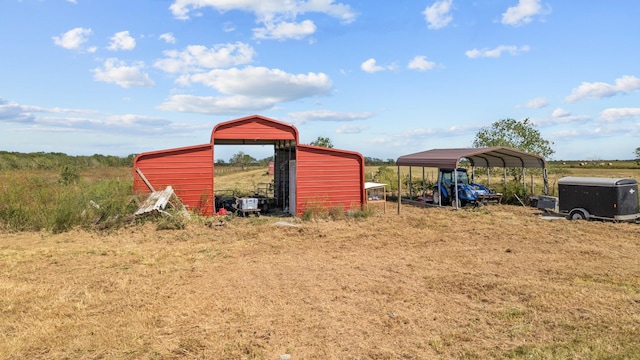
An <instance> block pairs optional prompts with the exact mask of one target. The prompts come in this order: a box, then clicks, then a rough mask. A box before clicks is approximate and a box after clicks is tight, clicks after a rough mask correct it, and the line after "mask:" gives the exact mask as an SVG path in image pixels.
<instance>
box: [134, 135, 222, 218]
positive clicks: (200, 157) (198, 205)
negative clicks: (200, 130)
mask: <svg viewBox="0 0 640 360" xmlns="http://www.w3.org/2000/svg"><path fill="white" fill-rule="evenodd" d="M136 168H139V169H140V170H141V171H142V173H143V174H144V176H145V177H146V178H147V180H149V182H150V183H151V185H152V186H153V187H154V189H155V190H162V189H164V188H165V187H167V186H169V185H171V187H173V189H174V191H175V193H176V195H177V196H178V197H179V198H180V199H181V200H182V202H183V203H184V204H185V205H188V206H189V208H190V209H199V210H200V211H202V212H203V213H204V214H206V215H210V214H212V213H213V195H212V194H213V146H212V145H211V144H204V145H196V146H189V147H184V148H177V149H169V150H161V151H154V152H147V153H142V154H140V155H138V156H137V157H136V159H135V160H134V174H133V175H134V181H133V189H134V191H135V192H138V193H148V192H150V190H149V188H148V187H147V185H146V184H145V183H144V181H143V180H142V178H141V177H140V176H139V175H138V174H137V172H136V171H135V169H136Z"/></svg>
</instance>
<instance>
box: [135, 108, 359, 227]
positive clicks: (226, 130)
mask: <svg viewBox="0 0 640 360" xmlns="http://www.w3.org/2000/svg"><path fill="white" fill-rule="evenodd" d="M298 140H299V138H298V130H297V129H296V128H295V127H294V126H293V125H290V124H286V123H283V122H280V121H277V120H274V119H270V118H267V117H264V116H260V115H253V116H248V117H244V118H240V119H235V120H231V121H227V122H223V123H219V124H217V125H216V126H215V127H214V128H213V131H212V132H211V141H210V142H209V143H208V144H202V145H195V146H188V147H182V148H176V149H167V150H159V151H152V152H146V153H142V154H140V155H138V156H137V157H136V158H135V160H134V183H133V187H134V191H135V192H137V193H147V192H150V191H152V190H151V188H150V186H151V187H152V188H153V189H155V190H161V189H163V188H165V187H166V186H169V185H171V186H172V187H173V189H174V191H175V193H176V195H178V197H180V199H181V200H182V202H183V203H184V204H185V205H188V206H189V208H191V209H193V210H195V211H199V212H201V213H203V214H205V215H210V214H212V213H214V212H215V211H216V209H214V194H215V178H214V145H243V144H244V145H273V149H274V165H273V169H274V174H273V176H274V181H273V183H274V197H275V201H276V206H278V207H279V208H281V209H283V210H286V211H288V212H289V213H291V214H293V215H300V214H302V213H303V212H304V210H305V209H306V208H307V207H308V206H321V207H324V208H337V207H341V208H343V209H345V210H348V209H354V208H360V207H361V206H362V205H363V204H364V203H365V201H366V197H365V190H364V157H363V156H362V155H361V154H360V153H357V152H353V151H345V150H338V149H329V148H324V147H317V146H311V145H304V144H299V143H298Z"/></svg>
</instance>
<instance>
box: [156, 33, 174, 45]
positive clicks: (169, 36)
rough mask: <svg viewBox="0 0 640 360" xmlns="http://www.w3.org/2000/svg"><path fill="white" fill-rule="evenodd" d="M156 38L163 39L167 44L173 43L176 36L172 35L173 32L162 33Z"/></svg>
mask: <svg viewBox="0 0 640 360" xmlns="http://www.w3.org/2000/svg"><path fill="white" fill-rule="evenodd" d="M158 39H160V40H164V42H166V43H167V44H175V43H176V38H175V37H174V36H173V33H170V32H168V33H164V34H162V35H160V36H158Z"/></svg>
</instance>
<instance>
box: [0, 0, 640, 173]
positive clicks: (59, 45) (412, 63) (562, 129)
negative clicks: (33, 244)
mask: <svg viewBox="0 0 640 360" xmlns="http://www.w3.org/2000/svg"><path fill="white" fill-rule="evenodd" d="M638 14H640V2H638V1H637V0H616V1H605V0H589V1H568V0H562V1H560V0H549V1H544V0H483V1H462V0H440V1H432V0H429V1H371V0H353V1H351V0H343V1H341V0H335V1H334V0H297V1H285V0H281V1H276V0H235V1H234V0H135V1H130V0H127V1H124V0H108V1H107V0H102V1H99V0H2V1H1V2H0V44H1V45H2V48H1V55H0V150H7V151H19V152H36V151H44V152H63V153H67V154H71V155H91V154H96V153H98V154H105V155H128V154H131V153H140V152H145V151H153V150H160V149H167V148H173V147H182V146H189V145H197V144H203V143H207V142H208V141H209V137H210V133H211V130H212V128H213V126H214V125H215V124H217V123H219V122H222V121H227V120H231V119H235V118H239V117H244V116H248V115H253V114H260V115H263V116H267V117H271V118H274V119H277V120H280V121H284V122H287V123H292V124H294V125H295V126H296V127H297V128H298V130H299V133H300V141H301V142H302V143H310V142H311V141H313V140H315V139H316V138H318V137H319V136H322V137H328V138H329V139H331V141H332V142H333V144H334V146H335V147H336V148H339V149H345V150H353V151H358V152H360V153H362V154H363V155H364V156H368V157H377V158H382V159H390V158H391V159H396V158H397V157H398V156H400V155H404V154H409V153H414V152H418V151H423V150H429V149H434V148H451V147H470V146H471V144H472V142H473V139H474V136H475V134H476V133H477V132H478V130H479V129H480V128H482V127H485V126H489V125H491V123H493V122H495V121H497V120H500V119H504V118H514V119H517V120H521V119H523V118H527V117H528V118H530V119H531V120H532V121H533V122H534V123H535V124H536V128H537V129H538V130H539V131H540V133H541V134H542V136H543V137H544V138H545V139H548V140H550V141H553V142H554V145H553V148H554V150H555V151H556V153H555V155H554V156H553V159H555V160H572V159H575V160H615V159H632V158H633V157H634V150H635V149H636V148H637V147H640V91H639V90H640V37H639V36H638V34H640V22H639V21H638V19H637V16H638ZM237 151H243V152H245V153H247V154H250V155H252V156H254V157H256V158H259V159H260V158H264V157H267V156H270V155H272V154H271V148H270V147H262V146H260V147H243V148H241V149H237V148H233V147H221V146H220V147H218V146H217V147H216V158H218V159H224V160H228V159H229V158H230V157H231V155H233V154H234V153H236V152H237Z"/></svg>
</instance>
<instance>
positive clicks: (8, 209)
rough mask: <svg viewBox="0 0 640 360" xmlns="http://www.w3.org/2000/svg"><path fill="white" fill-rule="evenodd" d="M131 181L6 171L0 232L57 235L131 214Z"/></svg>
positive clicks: (1, 179) (0, 180) (0, 183)
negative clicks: (29, 232)
mask: <svg viewBox="0 0 640 360" xmlns="http://www.w3.org/2000/svg"><path fill="white" fill-rule="evenodd" d="M132 195H133V194H132V184H131V180H130V179H126V180H121V179H119V178H116V179H114V178H108V179H97V180H91V181H90V180H87V179H85V178H83V177H81V176H79V175H78V176H75V174H73V173H70V170H69V169H68V168H63V169H62V172H61V174H60V176H59V177H55V176H52V174H47V173H38V174H37V175H34V173H32V172H21V171H7V172H3V173H2V174H0V229H2V228H4V229H5V230H9V231H40V230H48V231H52V232H54V233H59V232H64V231H68V230H70V229H72V228H74V227H78V226H80V227H90V226H92V225H93V224H94V223H96V222H98V221H100V220H106V219H117V218H118V217H119V216H122V215H128V214H130V213H131V212H132V211H133V210H134V209H135V206H136V204H135V203H132V199H133V198H132Z"/></svg>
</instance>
